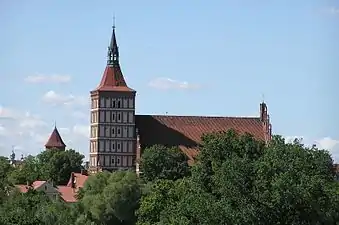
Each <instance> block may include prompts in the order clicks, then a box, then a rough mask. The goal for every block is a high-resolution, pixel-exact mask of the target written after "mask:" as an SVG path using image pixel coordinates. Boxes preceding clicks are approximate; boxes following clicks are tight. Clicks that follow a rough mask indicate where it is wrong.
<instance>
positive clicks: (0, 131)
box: [0, 124, 6, 135]
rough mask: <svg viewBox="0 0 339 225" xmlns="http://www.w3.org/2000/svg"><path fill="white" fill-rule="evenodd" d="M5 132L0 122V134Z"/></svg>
mask: <svg viewBox="0 0 339 225" xmlns="http://www.w3.org/2000/svg"><path fill="white" fill-rule="evenodd" d="M5 134H6V129H5V127H4V126H2V125H1V124H0V135H5Z"/></svg>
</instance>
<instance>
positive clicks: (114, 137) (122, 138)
mask: <svg viewBox="0 0 339 225" xmlns="http://www.w3.org/2000/svg"><path fill="white" fill-rule="evenodd" d="M90 94H91V127H90V130H91V131H90V153H89V156H90V162H89V164H90V166H89V170H90V172H92V173H96V172H98V171H102V170H108V171H115V170H121V169H132V170H135V158H136V134H135V95H136V91H134V90H133V89H131V88H129V87H128V86H127V84H126V81H125V78H124V76H123V74H122V71H121V68H120V63H119V50H118V45H117V40H116V35H115V27H114V26H113V31H112V37H111V42H110V45H109V47H108V52H107V65H106V68H105V71H104V74H103V76H102V79H101V82H100V84H99V85H98V87H97V88H96V89H95V90H93V91H91V92H90Z"/></svg>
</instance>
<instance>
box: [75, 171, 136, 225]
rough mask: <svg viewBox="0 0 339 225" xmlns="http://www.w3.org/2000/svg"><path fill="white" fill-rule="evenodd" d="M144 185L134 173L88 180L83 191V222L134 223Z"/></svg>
mask: <svg viewBox="0 0 339 225" xmlns="http://www.w3.org/2000/svg"><path fill="white" fill-rule="evenodd" d="M140 195H141V186H140V183H139V180H138V178H137V176H136V174H135V173H133V172H130V171H118V172H114V173H108V172H103V173H99V174H97V175H95V176H92V177H90V178H88V180H87V181H86V183H85V186H84V188H83V194H82V198H81V201H80V202H81V204H82V207H83V208H84V212H85V213H84V216H83V217H82V220H84V219H86V221H87V222H86V223H89V221H92V222H96V223H100V224H121V225H129V224H131V225H132V224H135V221H136V217H135V210H136V209H137V208H138V207H139V199H140Z"/></svg>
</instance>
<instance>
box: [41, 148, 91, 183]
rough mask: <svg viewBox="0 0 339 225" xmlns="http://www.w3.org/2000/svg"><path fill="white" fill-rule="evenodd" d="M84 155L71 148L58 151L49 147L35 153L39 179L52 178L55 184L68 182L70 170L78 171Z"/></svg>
mask: <svg viewBox="0 0 339 225" xmlns="http://www.w3.org/2000/svg"><path fill="white" fill-rule="evenodd" d="M83 159H84V156H83V155H81V154H80V153H79V152H76V151H74V150H72V149H69V150H66V151H59V150H56V149H51V150H48V151H44V152H42V153H40V154H39V155H37V160H38V161H39V164H40V170H41V179H43V180H48V179H50V180H53V181H54V182H55V183H56V184H60V185H64V184H66V183H67V182H68V180H69V177H70V174H71V173H72V172H80V171H81V168H82V162H83Z"/></svg>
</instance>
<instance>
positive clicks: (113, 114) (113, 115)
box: [112, 113, 115, 122]
mask: <svg viewBox="0 0 339 225" xmlns="http://www.w3.org/2000/svg"><path fill="white" fill-rule="evenodd" d="M112 121H113V122H115V113H112Z"/></svg>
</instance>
